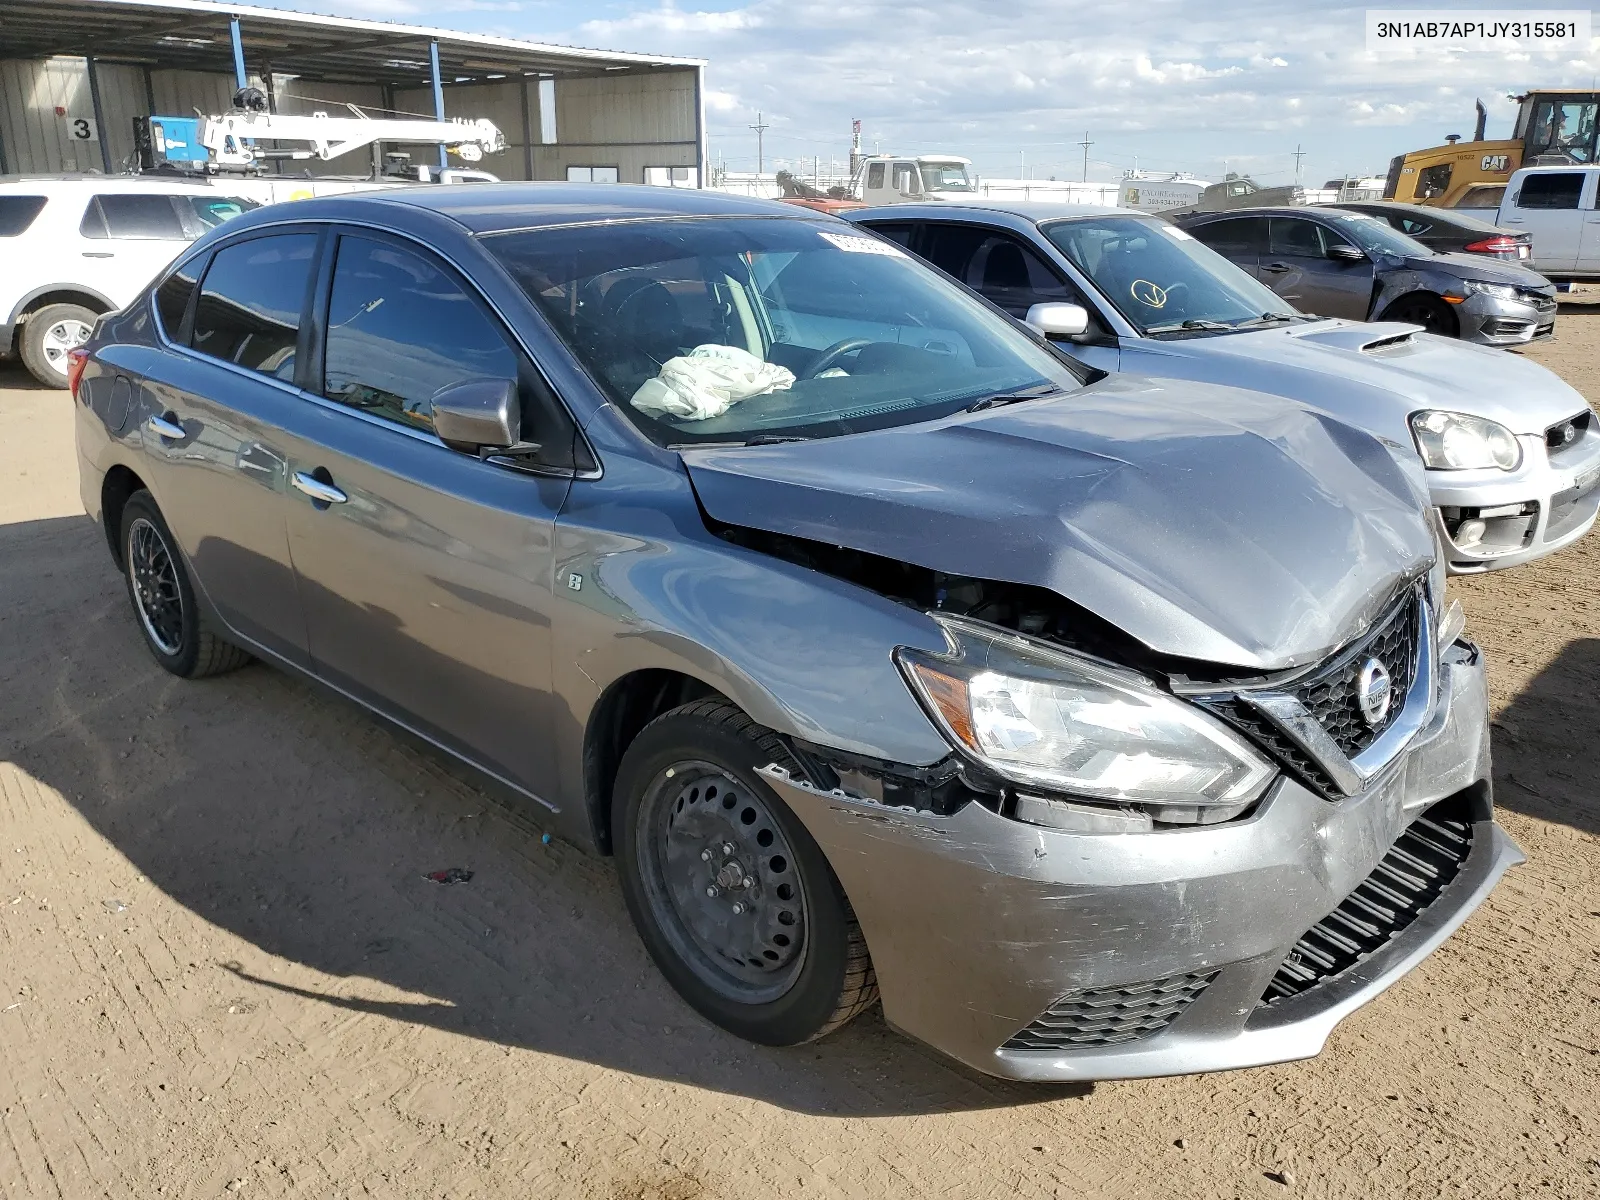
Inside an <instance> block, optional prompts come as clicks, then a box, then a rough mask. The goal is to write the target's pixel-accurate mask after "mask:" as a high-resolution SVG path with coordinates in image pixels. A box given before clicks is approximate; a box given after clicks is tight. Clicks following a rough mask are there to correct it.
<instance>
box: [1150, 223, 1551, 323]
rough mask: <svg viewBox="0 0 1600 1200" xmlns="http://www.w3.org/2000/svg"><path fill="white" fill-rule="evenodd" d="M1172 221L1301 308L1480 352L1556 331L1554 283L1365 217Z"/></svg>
mask: <svg viewBox="0 0 1600 1200" xmlns="http://www.w3.org/2000/svg"><path fill="white" fill-rule="evenodd" d="M1177 224H1178V226H1179V227H1180V228H1181V229H1184V230H1187V231H1188V232H1189V233H1191V234H1193V235H1194V236H1195V237H1196V238H1198V239H1199V240H1200V241H1202V242H1204V243H1205V244H1206V245H1208V246H1210V247H1211V248H1212V249H1213V250H1215V251H1216V252H1217V253H1219V254H1221V255H1222V256H1223V257H1224V258H1227V259H1229V260H1231V261H1232V262H1234V263H1235V264H1237V265H1238V266H1240V267H1242V268H1244V270H1246V271H1247V272H1249V273H1250V274H1251V275H1254V276H1255V277H1256V278H1257V279H1259V280H1260V281H1261V282H1262V283H1264V284H1266V285H1267V286H1268V287H1269V288H1271V289H1272V290H1273V291H1274V292H1276V293H1277V294H1278V295H1279V296H1281V297H1283V299H1285V300H1287V301H1288V302H1289V303H1290V304H1292V305H1293V306H1294V307H1295V308H1297V309H1299V310H1300V311H1301V312H1306V313H1315V314H1316V315H1317V316H1321V317H1345V318H1347V319H1349V320H1352V321H1403V322H1406V323H1407V324H1412V325H1420V326H1422V327H1423V328H1424V329H1426V330H1427V331H1428V332H1430V333H1438V334H1443V335H1444V336H1446V337H1458V338H1460V339H1462V340H1463V341H1467V342H1477V343H1480V344H1482V345H1486V346H1525V345H1527V344H1528V343H1529V342H1531V341H1534V340H1536V339H1538V338H1547V337H1550V336H1551V335H1552V334H1553V333H1554V332H1555V323H1556V289H1555V285H1554V284H1553V283H1551V282H1550V281H1549V280H1548V279H1546V278H1545V277H1544V276H1543V275H1540V274H1538V273H1537V272H1534V271H1530V270H1528V269H1527V268H1526V267H1520V266H1517V265H1516V264H1515V263H1509V262H1496V261H1494V260H1492V259H1488V258H1484V257H1483V256H1481V255H1476V254H1438V253H1435V252H1434V251H1432V250H1430V249H1428V247H1426V246H1424V245H1423V244H1422V243H1421V242H1419V241H1417V240H1415V239H1414V238H1411V237H1408V236H1406V235H1405V234H1403V233H1401V232H1399V231H1398V230H1396V229H1394V228H1392V227H1391V226H1390V225H1389V224H1388V223H1387V222H1385V221H1380V220H1378V219H1377V218H1376V217H1370V216H1367V215H1366V214H1364V213H1356V212H1346V211H1344V210H1343V209H1338V208H1322V207H1294V208H1260V209H1250V210H1249V211H1247V212H1232V213H1199V214H1196V215H1194V216H1190V217H1180V218H1178V220H1177Z"/></svg>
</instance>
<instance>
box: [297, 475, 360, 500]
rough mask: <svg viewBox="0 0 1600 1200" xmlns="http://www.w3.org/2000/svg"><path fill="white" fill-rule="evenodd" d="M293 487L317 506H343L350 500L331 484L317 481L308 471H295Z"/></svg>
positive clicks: (320, 480)
mask: <svg viewBox="0 0 1600 1200" xmlns="http://www.w3.org/2000/svg"><path fill="white" fill-rule="evenodd" d="M294 486H295V487H297V488H298V489H299V490H300V491H302V492H304V493H305V494H306V495H308V496H310V497H311V499H312V500H314V501H316V502H317V503H319V504H343V503H344V502H345V501H346V500H348V499H349V498H350V497H348V496H346V495H345V494H344V493H343V492H341V491H340V490H339V489H338V488H336V487H334V486H333V484H331V483H328V482H327V481H325V480H322V479H318V478H317V477H316V476H315V475H313V474H311V473H310V472H309V471H296V472H295V473H294Z"/></svg>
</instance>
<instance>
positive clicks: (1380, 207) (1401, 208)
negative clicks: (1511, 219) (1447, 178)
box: [1328, 200, 1504, 233]
mask: <svg viewBox="0 0 1600 1200" xmlns="http://www.w3.org/2000/svg"><path fill="white" fill-rule="evenodd" d="M1328 207H1329V208H1347V209H1349V210H1350V211H1351V212H1366V213H1398V214H1400V215H1401V216H1409V215H1411V214H1413V213H1421V214H1423V215H1424V216H1425V217H1426V218H1427V219H1428V220H1430V221H1436V222H1438V223H1439V224H1441V225H1450V226H1453V227H1455V228H1457V229H1467V230H1471V231H1473V232H1475V233H1476V232H1479V231H1482V232H1485V233H1487V232H1488V231H1490V230H1497V231H1498V230H1500V227H1499V226H1498V225H1496V224H1495V223H1494V222H1493V221H1485V220H1484V219H1483V218H1482V217H1475V216H1473V215H1471V214H1470V213H1458V212H1455V211H1453V210H1451V209H1448V208H1429V207H1427V206H1426V205H1422V204H1403V203H1401V202H1400V201H1398V200H1355V201H1351V202H1350V203H1348V204H1330V205H1328ZM1502 232H1504V231H1502Z"/></svg>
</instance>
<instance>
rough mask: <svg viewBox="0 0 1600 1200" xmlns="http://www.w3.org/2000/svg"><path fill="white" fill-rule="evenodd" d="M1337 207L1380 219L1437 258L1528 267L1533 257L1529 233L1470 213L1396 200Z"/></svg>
mask: <svg viewBox="0 0 1600 1200" xmlns="http://www.w3.org/2000/svg"><path fill="white" fill-rule="evenodd" d="M1335 207H1337V208H1339V209H1341V210H1343V211H1345V212H1358V213H1366V214H1367V216H1369V217H1377V218H1378V220H1380V221H1383V222H1384V223H1385V224H1387V225H1388V226H1389V228H1391V229H1397V230H1399V231H1400V232H1401V233H1403V234H1405V235H1406V236H1407V237H1409V238H1413V239H1415V240H1416V241H1419V242H1421V243H1422V244H1423V245H1424V246H1426V247H1427V248H1428V249H1429V250H1432V251H1434V252H1436V253H1438V254H1458V253H1459V254H1481V255H1483V256H1484V257H1485V258H1497V259H1500V260H1501V261H1502V262H1510V263H1526V262H1527V261H1528V259H1529V258H1531V257H1532V255H1533V235H1532V234H1531V233H1529V232H1528V231H1527V230H1526V229H1506V228H1503V227H1502V226H1499V225H1496V224H1495V223H1494V222H1492V221H1485V220H1483V219H1482V218H1479V217H1475V216H1473V215H1472V214H1471V213H1464V212H1455V211H1453V210H1452V209H1448V208H1428V207H1425V206H1424V205H1421V204H1401V203H1399V202H1397V201H1394V200H1356V201H1351V202H1349V203H1345V204H1339V205H1336V206H1335Z"/></svg>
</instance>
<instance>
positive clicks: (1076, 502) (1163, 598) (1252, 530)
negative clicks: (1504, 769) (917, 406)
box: [682, 375, 1434, 670]
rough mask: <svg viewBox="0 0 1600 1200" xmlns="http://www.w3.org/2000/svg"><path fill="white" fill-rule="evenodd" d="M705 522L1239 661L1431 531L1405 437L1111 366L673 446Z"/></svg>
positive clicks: (1387, 591)
mask: <svg viewBox="0 0 1600 1200" xmlns="http://www.w3.org/2000/svg"><path fill="white" fill-rule="evenodd" d="M682 454H683V460H684V462H685V464H686V466H687V468H688V471H689V474H690V477H691V478H692V479H693V481H694V486H695V490H696V491H697V492H698V494H699V497H700V501H701V503H702V504H703V505H704V506H705V509H706V511H707V513H709V514H710V516H711V517H713V518H714V519H716V520H717V521H721V522H724V523H727V524H730V525H740V526H745V527H749V528H755V529H763V530H767V531H768V532H772V533H781V534H789V535H792V536H797V537H803V538H809V539H811V540H813V541H818V542H824V543H827V544H829V545H836V546H845V547H849V548H851V549H855V550H861V551H864V552H867V553H871V554H877V555H880V556H883V557H885V558H892V559H899V560H902V561H906V562H912V563H916V564H918V565H920V566H923V567H927V568H929V569H932V570H935V571H943V572H946V573H949V574H953V575H966V576H975V577H978V578H984V579H993V580H1003V581H1006V582H1011V583H1021V584H1032V585H1036V586H1039V587H1044V588H1049V589H1050V590H1052V591H1054V592H1056V593H1057V594H1058V595H1061V596H1064V597H1066V598H1068V599H1070V600H1072V601H1074V602H1075V603H1077V604H1080V605H1082V606H1083V607H1085V608H1087V609H1089V610H1090V611H1092V612H1094V613H1095V614H1097V615H1098V616H1100V617H1102V618H1104V619H1105V620H1107V621H1109V622H1110V623H1111V624H1113V625H1115V626H1117V627H1118V628H1120V629H1122V630H1123V631H1124V632H1125V633H1127V634H1129V635H1130V636H1132V637H1134V638H1136V639H1138V640H1139V641H1141V642H1143V643H1144V644H1145V645H1147V646H1149V647H1150V648H1151V649H1152V650H1155V651H1158V652H1160V653H1163V654H1170V655H1177V656H1182V657H1185V658H1191V659H1200V660H1205V661H1209V662H1213V663H1217V664H1225V665H1230V666H1237V667H1242V668H1247V669H1251V670H1276V669H1280V668H1284V667H1290V666H1297V665H1300V664H1302V663H1307V662H1313V661H1316V660H1317V659H1320V658H1322V657H1323V656H1325V655H1326V654H1327V653H1328V652H1329V651H1330V650H1332V649H1334V648H1335V647H1337V646H1339V645H1341V644H1343V643H1344V642H1346V641H1348V640H1350V639H1351V638H1353V637H1355V636H1356V635H1358V634H1359V633H1360V632H1362V631H1363V630H1364V629H1365V627H1366V626H1367V625H1368V624H1369V623H1370V622H1371V620H1372V619H1373V618H1374V617H1375V616H1376V615H1377V614H1378V612H1379V611H1380V609H1382V608H1383V606H1384V605H1385V604H1386V603H1387V602H1388V601H1389V600H1390V599H1391V598H1392V596H1393V595H1394V593H1395V591H1396V589H1397V588H1398V587H1399V586H1400V585H1401V583H1402V581H1404V580H1406V579H1409V578H1412V577H1414V576H1416V575H1418V574H1420V573H1422V572H1423V571H1425V570H1426V569H1427V567H1428V566H1429V564H1430V563H1431V562H1432V561H1433V557H1434V543H1433V538H1432V535H1431V533H1430V532H1429V528H1428V526H1427V524H1426V522H1425V519H1424V516H1423V512H1424V509H1425V506H1426V499H1425V492H1424V490H1423V487H1424V485H1423V482H1422V473H1421V469H1420V467H1419V466H1417V465H1415V462H1414V455H1412V454H1411V453H1410V451H1409V449H1405V450H1398V451H1396V452H1393V453H1391V450H1390V448H1389V447H1388V446H1387V445H1386V444H1385V443H1383V442H1381V441H1379V440H1378V439H1377V438H1374V437H1372V436H1370V435H1368V434H1365V433H1362V432H1360V431H1358V430H1356V429H1353V428H1351V427H1350V426H1347V425H1343V424H1341V423H1339V422H1337V421H1333V420H1331V419H1328V418H1324V417H1322V416H1320V415H1318V414H1316V413H1314V412H1312V411H1311V410H1309V409H1306V408H1304V407H1302V406H1300V405H1298V404H1295V403H1293V402H1292V401H1286V400H1283V399H1281V398H1278V397H1273V396H1264V395H1261V394H1259V393H1256V392H1246V391H1241V390H1238V389H1235V388H1226V387H1217V386H1213V385H1209V384H1199V383H1184V382H1176V381H1158V380H1150V379H1141V378H1138V377H1134V376H1127V375H1119V376H1113V377H1111V378H1109V379H1106V380H1103V381H1101V382H1100V383H1098V384H1096V385H1094V386H1092V387H1089V388H1086V389H1084V390H1083V391H1080V392H1076V393H1073V394H1071V395H1069V396H1063V397H1060V398H1058V399H1052V400H1038V401H1030V402H1023V403H1019V404H1015V405H1010V406H1007V407H1005V408H1000V409H995V410H991V411H989V412H983V413H976V414H970V415H969V414H962V415H959V416H956V417H950V418H946V419H944V420H941V421H936V422H926V423H922V424H918V425H911V426H906V427H903V428H899V429H890V430H882V431H878V432H873V433H863V434H856V435H853V436H849V437H839V438H825V439H820V440H817V441H812V442H795V443H779V444H775V445H769V446H759V447H722V448H709V447H708V448H702V449H692V450H685V451H683V452H682Z"/></svg>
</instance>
